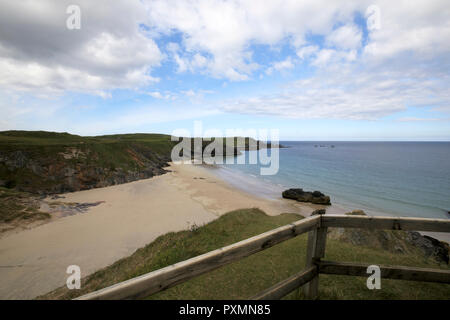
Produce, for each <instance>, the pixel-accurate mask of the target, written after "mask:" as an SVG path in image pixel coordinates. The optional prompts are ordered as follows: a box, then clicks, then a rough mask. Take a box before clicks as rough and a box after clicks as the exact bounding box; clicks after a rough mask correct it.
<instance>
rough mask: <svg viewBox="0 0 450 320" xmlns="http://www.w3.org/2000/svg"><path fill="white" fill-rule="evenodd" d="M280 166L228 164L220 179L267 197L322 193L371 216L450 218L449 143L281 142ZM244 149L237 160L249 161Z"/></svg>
mask: <svg viewBox="0 0 450 320" xmlns="http://www.w3.org/2000/svg"><path fill="white" fill-rule="evenodd" d="M280 143H281V144H282V145H283V146H285V147H286V148H281V149H280V150H279V156H280V163H279V165H280V168H279V171H278V173H277V174H275V175H266V176H261V175H260V174H259V172H260V165H258V164H224V165H221V166H220V170H219V171H218V173H219V175H220V176H221V177H222V178H224V179H225V180H227V181H228V182H229V183H231V184H233V185H234V186H235V187H238V188H240V189H241V190H244V191H247V192H249V193H252V194H255V195H259V196H261V197H266V198H274V199H275V198H280V197H281V192H282V191H283V190H284V189H287V188H303V189H304V190H308V191H313V190H319V191H321V192H324V193H325V194H327V195H329V196H330V197H331V202H332V204H333V205H335V206H337V207H341V208H343V209H346V210H357V209H361V210H364V211H365V212H366V213H368V214H370V215H391V216H410V217H425V218H444V219H445V218H450V215H449V213H448V211H450V162H449V161H448V159H449V158H450V142H407V141H402V142H397V141H396V142H394V141H383V142H382V141H281V142H280ZM251 152H257V151H246V152H243V153H242V155H239V156H238V157H245V158H246V159H247V160H248V157H249V153H251ZM246 163H248V161H247V162H246Z"/></svg>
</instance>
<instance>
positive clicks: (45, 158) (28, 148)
mask: <svg viewBox="0 0 450 320" xmlns="http://www.w3.org/2000/svg"><path fill="white" fill-rule="evenodd" d="M174 144H175V142H172V141H170V136H168V135H161V134H125V135H109V136H97V137H81V136H77V135H72V134H68V133H56V132H46V131H4V132H0V159H1V158H2V157H5V158H6V159H15V161H16V162H17V163H20V161H21V160H20V159H23V162H24V163H26V165H20V164H19V165H16V166H11V165H7V164H6V163H5V162H4V161H1V160H0V180H2V181H3V182H4V185H5V186H7V187H8V188H16V189H19V190H22V191H29V192H33V193H38V192H40V191H50V190H53V186H55V185H59V184H61V183H64V182H65V180H64V178H65V177H64V175H61V172H62V171H63V170H62V169H63V168H84V169H85V171H86V172H96V170H97V169H99V168H100V169H105V170H104V171H103V172H104V173H103V174H104V175H106V176H107V175H109V174H113V173H112V172H113V171H115V170H116V169H121V170H122V171H123V172H128V171H132V172H139V171H140V170H141V169H143V168H145V167H147V165H148V164H149V163H153V165H154V166H156V167H159V166H161V165H162V163H165V162H167V161H169V159H170V151H171V150H172V147H173V145H174ZM72 150H76V152H77V156H74V157H66V158H65V157H64V154H68V153H69V154H70V152H71V151H72ZM55 173H57V174H56V175H55Z"/></svg>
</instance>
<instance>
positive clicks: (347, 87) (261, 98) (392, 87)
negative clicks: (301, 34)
mask: <svg viewBox="0 0 450 320" xmlns="http://www.w3.org/2000/svg"><path fill="white" fill-rule="evenodd" d="M374 71H375V70H373V69H371V68H368V69H363V70H360V66H353V65H341V66H338V67H334V68H330V69H323V70H321V71H320V72H319V73H318V74H317V75H316V76H314V77H310V78H306V79H303V80H299V81H296V82H294V83H291V84H290V86H289V87H288V88H287V89H285V90H284V91H278V92H277V91H275V92H273V93H271V94H261V95H256V96H253V97H250V98H244V99H230V100H229V101H227V102H226V103H224V104H223V105H222V108H223V109H224V110H225V111H227V112H232V113H242V114H256V115H270V116H281V117H287V118H298V119H320V118H322V119H323V118H329V119H354V120H376V119H379V118H381V117H384V116H387V115H390V114H393V113H396V112H399V111H405V110H406V108H407V106H430V105H441V106H448V105H450V97H449V95H448V94H447V91H448V89H447V88H446V87H444V86H441V85H439V81H440V80H438V79H426V80H425V79H422V80H414V79H411V78H409V75H408V74H407V75H405V74H403V73H401V72H396V71H390V72H385V73H376V72H374Z"/></svg>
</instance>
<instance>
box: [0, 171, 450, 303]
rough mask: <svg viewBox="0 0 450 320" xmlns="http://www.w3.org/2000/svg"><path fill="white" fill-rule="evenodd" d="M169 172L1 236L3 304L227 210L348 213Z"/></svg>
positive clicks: (106, 191) (212, 177)
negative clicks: (68, 270) (73, 269)
mask: <svg viewBox="0 0 450 320" xmlns="http://www.w3.org/2000/svg"><path fill="white" fill-rule="evenodd" d="M166 169H168V170H169V172H167V173H165V174H163V175H159V176H155V177H152V178H148V179H143V180H138V181H133V182H129V183H125V184H120V185H114V186H109V187H104V188H96V189H90V190H83V191H77V192H72V193H65V194H61V195H60V196H59V197H58V201H59V202H61V203H66V204H74V203H75V204H96V205H92V206H89V207H88V208H86V210H81V211H80V210H78V211H76V212H74V213H73V214H58V212H54V214H55V217H54V218H52V219H51V220H50V221H49V222H48V223H45V224H42V225H39V226H36V227H34V228H32V229H26V230H22V231H18V232H16V233H13V234H8V235H6V236H5V237H2V238H1V239H0V266H2V267H1V268H0V299H32V298H34V297H36V296H39V295H41V294H45V293H47V292H49V291H51V290H53V289H56V288H58V287H60V286H64V285H65V283H66V279H67V277H68V275H67V274H66V268H67V267H68V266H69V265H78V266H80V268H81V273H82V277H84V276H86V275H89V274H91V273H93V272H95V271H97V270H99V269H101V268H104V267H106V266H108V265H110V264H112V263H114V262H116V261H117V260H119V259H121V258H124V257H127V256H129V255H131V254H132V253H133V252H134V251H136V250H137V249H139V248H141V247H143V246H145V245H147V244H148V243H151V242H152V241H154V240H155V239H156V238H157V237H158V236H161V235H164V234H167V233H169V232H177V231H181V230H188V229H190V228H193V227H195V226H200V225H203V224H206V223H209V222H211V221H213V220H215V219H217V218H218V217H220V216H221V215H223V214H224V213H227V212H229V211H233V210H237V209H243V208H259V209H261V210H262V211H264V212H265V213H266V214H268V215H279V214H281V213H295V214H298V215H300V216H309V215H310V214H311V212H312V211H314V210H316V209H320V208H326V209H327V213H330V214H342V213H345V212H348V210H346V209H345V208H341V207H339V206H336V205H331V206H322V205H313V204H307V203H300V202H296V201H294V200H288V199H283V198H282V197H281V194H280V196H279V197H278V198H275V199H272V198H270V197H269V198H265V197H264V195H262V196H257V195H256V194H255V192H253V193H252V192H247V191H245V190H242V188H238V187H237V186H236V185H233V184H231V183H230V182H229V181H227V179H226V178H224V177H223V175H220V167H216V166H208V165H173V164H171V165H170V166H169V167H167V168H166ZM256 181H258V180H256ZM256 190H257V189H256ZM256 193H257V192H256ZM63 208H64V209H67V208H66V207H64V206H63ZM75 208H77V206H75ZM431 236H433V237H436V235H431ZM444 241H445V240H444Z"/></svg>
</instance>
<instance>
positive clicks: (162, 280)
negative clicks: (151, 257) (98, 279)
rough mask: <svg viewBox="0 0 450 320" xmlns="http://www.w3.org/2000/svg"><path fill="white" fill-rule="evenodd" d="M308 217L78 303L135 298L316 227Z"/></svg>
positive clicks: (313, 218)
mask: <svg viewBox="0 0 450 320" xmlns="http://www.w3.org/2000/svg"><path fill="white" fill-rule="evenodd" d="M319 223H320V217H319V216H312V217H308V218H305V219H302V220H299V221H296V222H294V223H291V224H288V225H286V226H283V227H280V228H277V229H274V230H271V231H268V232H265V233H262V234H260V235H258V236H255V237H252V238H249V239H246V240H243V241H240V242H237V243H234V244H232V245H229V246H227V247H223V248H220V249H217V250H214V251H211V252H208V253H205V254H202V255H200V256H197V257H194V258H192V259H189V260H185V261H182V262H179V263H176V264H173V265H171V266H168V267H165V268H162V269H159V270H155V271H153V272H150V273H147V274H144V275H142V276H139V277H136V278H133V279H130V280H127V281H124V282H121V283H118V284H115V285H113V286H110V287H107V288H104V289H102V290H99V291H95V292H92V293H89V294H86V295H84V296H81V297H79V298H78V299H80V300H97V299H139V298H144V297H147V296H149V295H151V294H154V293H156V292H159V291H162V290H165V289H167V288H170V287H172V286H174V285H176V284H179V283H181V282H184V281H186V280H189V279H191V278H193V277H195V276H198V275H201V274H203V273H206V272H209V271H211V270H214V269H217V268H219V267H221V266H224V265H226V264H228V263H231V262H234V261H237V260H240V259H242V258H244V257H247V256H249V255H252V254H254V253H257V252H260V251H262V250H265V249H267V248H270V247H272V246H273V245H275V244H278V243H280V242H283V241H286V240H288V239H291V238H294V237H296V236H298V235H300V234H302V233H305V232H308V231H310V230H313V229H315V228H317V227H318V226H319Z"/></svg>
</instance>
